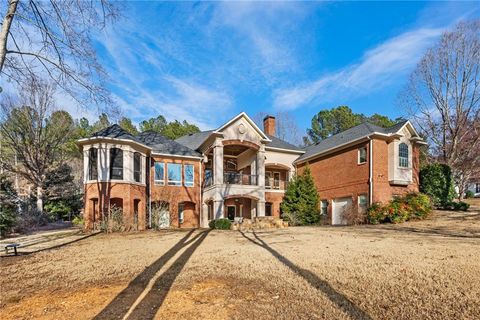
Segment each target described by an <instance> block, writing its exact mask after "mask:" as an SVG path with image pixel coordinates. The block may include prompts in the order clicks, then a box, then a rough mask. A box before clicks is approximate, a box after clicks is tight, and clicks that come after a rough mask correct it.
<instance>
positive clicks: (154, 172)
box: [153, 161, 165, 186]
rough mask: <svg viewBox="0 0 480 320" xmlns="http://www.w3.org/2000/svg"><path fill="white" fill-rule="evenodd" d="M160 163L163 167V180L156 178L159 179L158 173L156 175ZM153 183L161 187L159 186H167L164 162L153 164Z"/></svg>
mask: <svg viewBox="0 0 480 320" xmlns="http://www.w3.org/2000/svg"><path fill="white" fill-rule="evenodd" d="M157 163H159V164H161V165H163V177H162V178H163V179H162V180H157V179H156V177H157V173H156V170H157V168H156V164H157ZM153 182H154V184H156V185H159V186H164V185H165V162H163V161H155V162H154V163H153Z"/></svg>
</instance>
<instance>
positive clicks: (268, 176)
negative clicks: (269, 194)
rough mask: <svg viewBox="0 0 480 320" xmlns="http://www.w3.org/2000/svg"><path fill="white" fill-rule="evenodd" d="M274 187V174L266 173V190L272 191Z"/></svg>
mask: <svg viewBox="0 0 480 320" xmlns="http://www.w3.org/2000/svg"><path fill="white" fill-rule="evenodd" d="M271 187H272V173H271V172H270V171H267V172H265V188H266V189H270V188H271Z"/></svg>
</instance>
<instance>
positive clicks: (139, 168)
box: [133, 152, 142, 182]
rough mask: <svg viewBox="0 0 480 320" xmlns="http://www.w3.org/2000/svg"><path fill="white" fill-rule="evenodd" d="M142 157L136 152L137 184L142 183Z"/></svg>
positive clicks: (134, 165) (134, 156)
mask: <svg viewBox="0 0 480 320" xmlns="http://www.w3.org/2000/svg"><path fill="white" fill-rule="evenodd" d="M141 159H142V156H141V154H140V153H138V152H135V153H134V154H133V179H134V180H135V182H141V181H142V161H141Z"/></svg>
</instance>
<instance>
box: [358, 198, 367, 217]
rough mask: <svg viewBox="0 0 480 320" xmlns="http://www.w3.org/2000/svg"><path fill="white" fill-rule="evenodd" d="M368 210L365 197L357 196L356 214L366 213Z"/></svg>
mask: <svg viewBox="0 0 480 320" xmlns="http://www.w3.org/2000/svg"><path fill="white" fill-rule="evenodd" d="M367 208H368V201H367V195H366V194H361V195H359V196H358V212H359V213H366V212H367Z"/></svg>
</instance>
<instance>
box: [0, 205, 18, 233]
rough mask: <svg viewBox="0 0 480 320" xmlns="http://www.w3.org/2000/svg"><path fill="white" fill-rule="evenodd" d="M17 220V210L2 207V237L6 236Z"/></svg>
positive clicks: (0, 213)
mask: <svg viewBox="0 0 480 320" xmlns="http://www.w3.org/2000/svg"><path fill="white" fill-rule="evenodd" d="M16 221H17V219H16V214H15V211H13V210H7V209H4V208H0V237H4V236H5V235H6V234H7V233H8V232H9V231H10V230H11V229H12V227H13V226H14V225H15V222H16Z"/></svg>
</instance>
